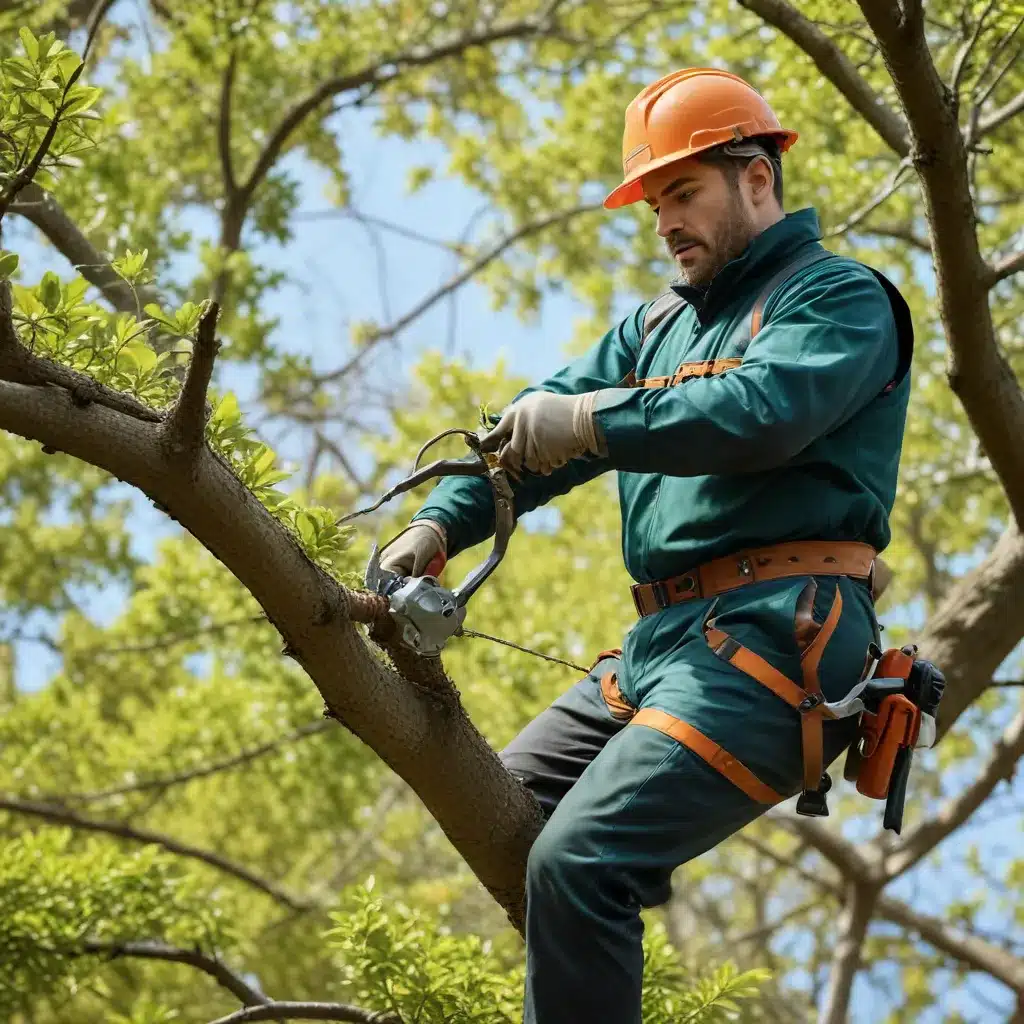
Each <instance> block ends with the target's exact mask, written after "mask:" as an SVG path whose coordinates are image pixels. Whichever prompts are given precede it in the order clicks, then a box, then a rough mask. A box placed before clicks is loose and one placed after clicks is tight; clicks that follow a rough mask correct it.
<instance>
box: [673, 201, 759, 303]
mask: <svg viewBox="0 0 1024 1024" xmlns="http://www.w3.org/2000/svg"><path fill="white" fill-rule="evenodd" d="M756 234H757V232H756V231H755V230H754V225H753V224H752V223H751V221H750V218H749V217H748V216H747V211H746V210H745V209H744V208H743V204H742V201H741V199H740V196H739V195H738V194H737V193H735V192H733V191H732V190H730V192H729V207H728V209H727V210H726V212H725V216H724V217H723V219H722V221H721V223H720V224H719V226H718V230H717V232H716V234H715V236H714V237H713V238H710V239H709V238H698V237H697V236H696V235H693V234H691V233H688V232H685V231H673V232H671V234H669V236H668V238H666V239H665V244H666V246H667V248H668V252H669V255H670V256H672V262H673V263H675V265H676V266H677V267H678V268H679V275H678V277H677V278H676V282H677V283H679V284H684V285H688V286H689V287H690V288H699V289H701V290H702V291H703V290H706V289H707V287H708V285H710V284H711V282H712V281H713V280H714V279H715V277H717V276H718V274H719V273H720V271H721V270H722V268H723V267H724V266H725V265H726V264H727V263H729V262H730V261H731V260H734V259H736V257H737V256H740V255H742V253H743V251H744V250H745V249H746V248H747V246H748V245H750V242H751V240H752V239H753V238H754V236H755V235H756ZM687 243H690V244H697V245H699V246H700V248H698V249H696V250H695V251H694V252H693V253H692V254H691V255H689V257H688V258H687V260H686V262H685V263H680V262H679V260H677V259H676V258H675V256H674V255H673V254H674V252H675V251H676V250H677V249H679V248H680V247H681V246H683V245H685V244H687Z"/></svg>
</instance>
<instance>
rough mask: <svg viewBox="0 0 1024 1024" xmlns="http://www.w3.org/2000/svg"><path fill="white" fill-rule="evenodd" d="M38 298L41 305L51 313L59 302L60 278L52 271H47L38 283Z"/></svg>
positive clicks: (58, 305)
mask: <svg viewBox="0 0 1024 1024" xmlns="http://www.w3.org/2000/svg"><path fill="white" fill-rule="evenodd" d="M39 298H40V299H41V300H42V302H43V305H44V306H45V307H46V308H47V309H48V310H49V311H50V312H51V313H52V312H53V311H54V310H56V309H58V308H59V307H60V304H61V286H60V278H59V277H58V276H57V275H56V274H54V273H53V272H52V271H49V270H48V271H47V272H46V273H45V274H44V275H43V279H42V281H41V282H40V283H39Z"/></svg>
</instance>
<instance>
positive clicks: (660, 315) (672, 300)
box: [640, 291, 686, 348]
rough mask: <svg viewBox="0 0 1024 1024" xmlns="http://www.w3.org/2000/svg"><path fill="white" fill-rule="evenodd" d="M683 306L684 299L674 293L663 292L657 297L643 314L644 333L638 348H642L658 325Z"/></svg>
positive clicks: (684, 303)
mask: <svg viewBox="0 0 1024 1024" xmlns="http://www.w3.org/2000/svg"><path fill="white" fill-rule="evenodd" d="M684 305H686V299H684V298H682V297H681V296H679V295H676V293H675V292H671V291H670V292H664V293H662V294H661V295H659V296H658V297H657V298H656V299H655V300H654V301H653V302H652V303H651V304H650V305H649V306H648V307H647V312H646V313H644V332H643V334H641V335H640V348H643V347H644V342H645V341H647V339H648V338H649V337H650V335H651V333H652V332H653V331H654V329H655V328H656V327H657V326H658V324H660V323H661V322H662V321H663V320H665V318H666V317H667V316H669V315H670V314H671V313H674V312H675V311H676V310H677V309H679V308H680V307H681V306H684Z"/></svg>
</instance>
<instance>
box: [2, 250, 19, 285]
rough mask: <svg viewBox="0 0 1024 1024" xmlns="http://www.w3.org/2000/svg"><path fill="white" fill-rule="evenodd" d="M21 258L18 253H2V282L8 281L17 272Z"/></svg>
mask: <svg viewBox="0 0 1024 1024" xmlns="http://www.w3.org/2000/svg"><path fill="white" fill-rule="evenodd" d="M18 263H19V257H18V254H17V253H16V252H3V251H0V281H6V280H8V278H11V277H13V276H14V274H15V273H16V272H17V269H18Z"/></svg>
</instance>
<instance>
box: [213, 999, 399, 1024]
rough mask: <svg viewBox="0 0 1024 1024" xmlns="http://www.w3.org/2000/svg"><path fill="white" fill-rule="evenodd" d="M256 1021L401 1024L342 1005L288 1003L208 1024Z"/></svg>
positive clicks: (387, 1015) (387, 1016) (252, 1009)
mask: <svg viewBox="0 0 1024 1024" xmlns="http://www.w3.org/2000/svg"><path fill="white" fill-rule="evenodd" d="M258 1020H340V1021H348V1022H350V1024H401V1022H400V1021H399V1020H398V1018H397V1017H394V1016H392V1015H391V1014H390V1013H386V1012H385V1013H377V1012H374V1011H372V1010H363V1009H360V1008H359V1007H358V1006H349V1005H347V1004H345V1003H289V1002H272V1003H268V1004H267V1005H266V1006H253V1007H250V1008H249V1009H245V1010H237V1011H236V1012H235V1013H229V1014H228V1015H227V1016H226V1017H218V1018H217V1019H216V1020H215V1021H211V1024H250V1022H251V1021H258Z"/></svg>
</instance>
